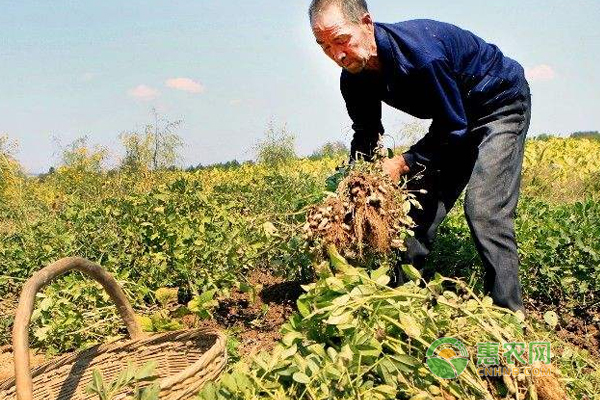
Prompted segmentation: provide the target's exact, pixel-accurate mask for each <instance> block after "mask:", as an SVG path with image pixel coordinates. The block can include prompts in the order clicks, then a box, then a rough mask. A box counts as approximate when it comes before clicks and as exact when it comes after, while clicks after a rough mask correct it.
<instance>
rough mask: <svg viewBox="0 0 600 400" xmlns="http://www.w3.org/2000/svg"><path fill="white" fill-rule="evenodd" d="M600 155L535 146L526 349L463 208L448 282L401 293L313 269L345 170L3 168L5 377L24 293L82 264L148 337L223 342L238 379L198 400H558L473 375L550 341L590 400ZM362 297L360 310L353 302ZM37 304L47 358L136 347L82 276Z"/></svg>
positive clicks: (432, 262)
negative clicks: (512, 350) (432, 363)
mask: <svg viewBox="0 0 600 400" xmlns="http://www.w3.org/2000/svg"><path fill="white" fill-rule="evenodd" d="M599 154H600V141H596V140H591V139H559V138H550V139H548V140H528V142H527V147H526V155H525V161H524V163H525V164H524V167H523V177H522V190H521V199H520V203H519V206H518V211H517V219H516V224H517V225H516V230H517V236H518V243H519V255H520V262H521V269H520V275H521V282H522V285H523V292H524V296H525V299H526V308H527V318H526V326H527V328H526V329H525V332H523V330H522V329H521V324H520V321H518V320H517V319H516V317H515V316H514V315H513V314H512V313H508V312H505V311H502V310H499V309H497V308H495V307H493V306H492V305H491V303H490V301H489V299H488V298H483V295H482V293H481V287H482V282H481V269H482V267H481V264H480V261H479V259H478V256H477V253H476V250H475V247H474V245H473V243H472V241H471V239H470V235H469V230H468V227H467V224H466V222H465V220H464V217H463V216H462V207H461V204H457V206H455V208H454V210H453V212H452V213H451V214H450V215H449V217H448V218H447V219H446V221H445V222H444V223H443V225H442V227H441V228H440V232H439V236H438V240H437V243H436V247H435V249H434V252H433V253H432V255H431V257H430V258H429V260H428V266H427V268H429V269H432V270H434V271H435V272H438V273H439V274H440V275H441V276H438V277H436V278H435V279H434V280H433V281H430V282H425V281H424V280H422V279H420V275H419V273H418V271H414V270H411V269H409V268H408V267H407V270H406V272H407V275H408V276H409V278H411V279H409V280H408V282H407V283H406V284H405V285H403V286H401V287H399V288H397V289H391V288H388V287H387V286H386V283H387V280H386V278H385V273H386V271H385V268H384V269H375V270H365V269H362V268H360V267H361V266H360V265H349V264H347V263H346V262H345V260H340V259H339V258H336V256H335V254H334V255H332V258H331V266H330V268H329V267H327V268H326V269H325V270H323V269H322V268H320V267H319V266H318V265H316V264H315V263H313V259H312V257H311V253H310V252H309V248H308V244H307V243H306V241H305V239H304V238H303V235H302V226H303V225H304V224H305V222H306V220H305V219H306V210H307V208H308V207H310V206H311V205H313V204H315V203H318V202H320V201H322V200H323V199H324V198H325V196H326V192H325V180H326V178H327V177H328V176H329V175H331V174H332V173H333V171H334V169H335V167H336V166H337V165H338V164H339V163H340V162H341V161H342V160H343V159H344V157H343V156H334V157H321V158H318V159H296V158H289V159H284V160H278V161H277V162H273V163H256V164H254V163H252V164H251V163H243V164H241V165H234V166H231V167H214V168H203V169H199V170H196V171H181V170H164V171H150V170H135V171H133V170H131V171H129V170H121V171H104V170H101V169H98V168H96V167H94V166H95V164H94V160H93V154H90V155H87V154H86V153H84V154H83V155H82V157H80V158H79V159H78V162H76V163H73V164H71V165H65V166H62V167H59V168H57V169H56V171H54V172H53V173H51V174H46V175H44V176H39V177H25V176H23V175H22V174H19V173H18V166H17V165H15V164H14V161H12V160H9V159H5V160H2V163H3V164H2V165H1V166H2V171H1V172H2V176H1V177H0V179H1V182H0V266H1V270H0V299H1V300H0V349H2V352H1V353H0V377H1V374H2V370H3V364H2V363H4V366H6V365H9V364H10V363H9V361H8V360H9V359H10V346H9V343H10V329H11V326H12V322H13V321H12V314H13V312H14V308H15V305H16V298H17V296H18V293H19V291H20V288H21V286H22V284H23V282H24V281H25V280H26V279H27V278H28V277H29V276H31V274H32V273H33V272H34V271H36V270H38V269H40V268H41V267H42V266H44V265H46V264H48V263H50V262H52V261H55V260H57V259H60V258H63V257H68V256H81V257H84V258H87V259H89V260H92V261H94V262H97V263H98V264H100V265H102V266H103V267H105V268H106V269H107V270H108V271H109V272H111V273H112V274H113V275H114V276H115V278H116V279H117V280H118V281H119V283H120V284H121V285H122V286H123V288H124V289H125V292H126V294H127V295H128V297H129V298H130V299H131V301H132V304H133V307H134V309H135V311H136V313H137V314H138V317H139V320H140V322H141V323H142V326H143V328H144V330H145V331H147V332H161V331H167V330H177V329H183V328H190V327H200V326H206V327H217V328H220V329H223V330H225V331H226V333H227V334H228V335H229V342H228V351H229V357H230V360H229V364H228V367H227V371H226V373H224V374H223V375H222V376H221V381H219V382H216V383H215V384H211V385H209V386H208V387H206V388H205V390H204V391H203V392H202V393H201V394H200V395H199V396H200V398H203V399H216V398H218V399H227V398H231V399H234V398H235V399H251V398H278V399H283V398H307V399H326V398H348V399H350V398H365V399H367V398H370V399H386V398H406V399H414V400H417V399H434V398H438V399H451V398H472V399H476V398H486V396H487V398H498V399H499V398H531V399H533V398H538V397H539V398H553V397H544V394H543V393H542V392H543V390H542V389H540V387H541V386H544V385H543V383H542V384H540V383H539V382H531V381H528V380H519V381H517V380H516V379H515V381H514V382H512V381H509V382H507V381H503V380H502V379H500V380H499V381H497V382H496V381H486V380H485V379H482V378H480V377H479V376H478V375H477V373H476V368H475V353H476V349H475V346H476V345H475V344H476V342H480V341H495V340H497V341H501V340H506V339H511V340H518V341H522V342H526V341H531V340H534V339H535V340H537V341H549V342H551V344H552V355H553V358H552V365H553V366H554V367H556V371H555V372H554V373H555V376H556V377H557V379H558V381H559V382H561V385H562V387H563V388H564V390H565V391H566V394H567V395H568V396H569V397H570V398H574V399H575V398H581V399H586V398H587V399H592V398H596V396H597V395H598V393H600V373H599V372H598V371H599V368H598V367H600V350H599V349H600V241H598V238H599V237H600V157H598V155H599ZM459 203H460V201H459ZM334 273H335V274H334ZM442 276H443V277H448V278H443V277H442ZM456 278H459V279H460V281H456V280H455V279H456ZM461 282H464V283H461ZM357 291H358V292H360V293H361V296H360V298H358V300H357V299H355V301H354V303H351V304H354V306H353V307H354V308H351V307H350V306H347V304H345V302H344V300H346V301H348V300H349V299H350V298H352V297H351V294H352V295H353V294H354V293H356V292H357ZM342 296H347V297H342ZM340 298H342V299H344V300H339V299H340ZM336 299H337V300H336ZM36 304H37V305H36V311H35V313H34V316H33V321H32V327H31V335H30V340H31V343H32V346H33V347H34V348H35V349H36V352H37V354H38V357H40V358H43V357H51V356H53V355H56V354H61V353H64V352H72V351H75V350H78V349H81V348H85V347H88V346H90V345H92V344H95V343H99V342H104V341H107V340H110V339H111V338H115V337H117V336H119V335H121V334H123V332H124V329H123V327H122V324H121V321H120V319H119V317H118V315H117V313H116V309H115V307H113V306H112V304H111V303H110V299H109V298H108V296H107V295H105V294H104V292H103V291H101V290H100V289H99V286H97V285H96V284H95V283H92V282H91V281H90V280H88V279H86V278H84V277H83V276H82V275H80V274H79V273H73V274H70V275H67V276H65V277H63V278H61V279H59V280H58V281H56V282H54V283H52V284H51V285H49V287H47V288H46V289H45V290H44V292H43V293H42V294H40V295H39V298H38V301H37V303H36ZM465 310H466V311H465ZM398 315H400V317H397V318H396V317H394V316H398ZM390 316H391V317H390ZM334 317H336V318H334ZM90 321H91V322H90ZM442 333H445V334H446V335H448V336H453V337H456V338H459V339H461V340H462V342H463V343H465V344H466V345H467V347H468V348H469V350H470V355H471V361H473V362H472V363H471V367H470V368H469V369H467V370H466V372H465V374H463V375H461V376H460V379H457V380H456V381H444V380H443V379H439V378H436V377H434V376H433V375H432V374H430V373H429V370H428V369H427V368H426V367H425V364H424V363H423V362H422V360H423V359H424V357H425V350H426V349H427V347H428V346H429V345H430V344H431V343H432V342H433V341H434V340H435V339H436V338H437V337H440V336H442ZM261 351H262V352H263V353H261V355H258V353H259V352H261ZM4 373H5V374H6V371H4ZM329 382H337V383H336V384H331V385H330V384H329ZM448 382H450V383H448ZM511 385H513V386H514V387H513V386H511ZM535 385H537V389H532V387H536V386H535ZM540 385H541V386H540ZM536 390H537V392H535V391H536ZM561 390H562V389H561ZM540 391H541V392H540ZM555 398H562V397H555Z"/></svg>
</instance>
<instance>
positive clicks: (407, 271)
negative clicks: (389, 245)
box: [402, 264, 421, 281]
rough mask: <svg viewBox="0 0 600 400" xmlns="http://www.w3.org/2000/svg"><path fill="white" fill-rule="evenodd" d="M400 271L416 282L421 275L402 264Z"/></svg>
mask: <svg viewBox="0 0 600 400" xmlns="http://www.w3.org/2000/svg"><path fill="white" fill-rule="evenodd" d="M402 271H404V273H405V274H406V276H408V278H409V279H410V280H413V281H418V280H420V279H421V273H420V272H419V271H418V270H417V269H416V268H415V267H413V266H412V265H410V264H402Z"/></svg>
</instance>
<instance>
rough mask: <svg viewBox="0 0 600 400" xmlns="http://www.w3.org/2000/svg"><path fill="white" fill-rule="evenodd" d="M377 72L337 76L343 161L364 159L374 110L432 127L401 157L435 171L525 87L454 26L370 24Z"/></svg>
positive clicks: (513, 67)
mask: <svg viewBox="0 0 600 400" xmlns="http://www.w3.org/2000/svg"><path fill="white" fill-rule="evenodd" d="M375 41H376V43H377V54H378V57H379V62H380V64H381V66H382V71H381V72H374V71H367V70H364V71H362V72H360V73H358V74H351V73H349V72H347V71H346V70H343V71H342V76H341V81H340V87H341V91H342V95H343V96H344V100H345V101H346V108H347V109H348V114H349V115H350V118H351V119H352V121H353V125H352V128H353V130H354V138H353V140H352V144H351V157H352V158H354V156H355V155H356V152H360V153H365V154H367V155H370V154H371V152H372V150H373V149H374V148H375V146H376V143H377V141H378V138H379V134H380V133H383V132H384V129H383V126H382V125H381V102H382V101H384V102H385V103H386V104H388V105H390V106H392V107H394V108H397V109H399V110H402V111H404V112H406V113H408V114H410V115H413V116H415V117H417V118H423V119H429V118H431V119H433V122H432V124H431V127H430V129H429V132H428V133H427V134H426V135H425V137H424V138H423V139H421V140H420V141H419V142H418V143H416V144H415V145H414V146H412V147H411V148H410V149H409V150H408V151H407V152H406V153H405V154H404V156H405V159H406V161H407V163H408V165H409V167H411V169H412V167H413V165H414V164H415V162H419V163H422V164H425V165H427V164H431V163H434V164H437V163H439V162H441V160H443V159H444V156H445V155H447V154H451V153H454V152H455V151H456V150H457V149H458V148H459V147H460V145H461V142H462V141H463V140H464V139H465V138H466V137H467V135H468V133H469V125H470V124H471V123H472V122H474V121H476V120H477V119H478V118H481V117H484V116H486V115H489V114H490V113H491V112H492V111H494V110H495V109H497V108H499V107H502V106H503V105H506V104H508V103H510V102H511V101H513V100H515V98H516V96H518V94H519V93H520V92H521V91H522V88H523V86H524V85H525V83H526V80H525V76H524V71H523V68H522V67H521V65H519V63H517V62H516V61H514V60H512V59H510V58H508V57H505V56H504V55H503V54H502V52H501V51H500V50H499V49H498V48H497V47H496V46H494V45H493V44H489V43H486V42H485V41H483V40H482V39H481V38H479V37H477V36H475V35H474V34H473V33H471V32H469V31H466V30H463V29H460V28H458V27H456V26H454V25H451V24H447V23H443V22H437V21H431V20H413V21H406V22H399V23H396V24H383V23H375Z"/></svg>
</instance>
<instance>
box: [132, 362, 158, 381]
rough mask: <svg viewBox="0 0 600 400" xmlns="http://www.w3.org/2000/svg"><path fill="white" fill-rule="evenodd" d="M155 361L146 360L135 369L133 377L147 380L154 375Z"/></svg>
mask: <svg viewBox="0 0 600 400" xmlns="http://www.w3.org/2000/svg"><path fill="white" fill-rule="evenodd" d="M155 369H156V361H148V362H147V363H146V364H144V366H143V367H142V368H141V369H139V370H138V371H137V373H136V374H135V379H136V380H138V381H142V380H148V379H149V378H153V377H155V374H154V371H155Z"/></svg>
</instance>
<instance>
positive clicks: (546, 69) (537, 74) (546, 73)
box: [525, 64, 556, 82]
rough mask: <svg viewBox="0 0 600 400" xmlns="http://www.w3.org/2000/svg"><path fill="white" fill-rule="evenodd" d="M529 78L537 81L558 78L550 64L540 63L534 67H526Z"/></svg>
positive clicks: (526, 74)
mask: <svg viewBox="0 0 600 400" xmlns="http://www.w3.org/2000/svg"><path fill="white" fill-rule="evenodd" d="M525 76H526V77H527V80H529V81H532V82H535V81H540V82H541V81H551V80H553V79H554V78H556V72H555V71H554V68H552V67H551V66H550V65H546V64H540V65H536V66H534V67H530V68H526V69H525Z"/></svg>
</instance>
